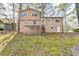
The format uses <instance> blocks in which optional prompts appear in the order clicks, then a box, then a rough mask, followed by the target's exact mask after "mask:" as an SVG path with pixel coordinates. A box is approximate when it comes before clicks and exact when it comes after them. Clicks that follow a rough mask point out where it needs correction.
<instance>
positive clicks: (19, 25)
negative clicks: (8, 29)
mask: <svg viewBox="0 0 79 59" xmlns="http://www.w3.org/2000/svg"><path fill="white" fill-rule="evenodd" d="M21 10H22V3H20V8H19V19H18V32H20V14H21Z"/></svg>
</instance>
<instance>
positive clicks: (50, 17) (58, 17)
mask: <svg viewBox="0 0 79 59" xmlns="http://www.w3.org/2000/svg"><path fill="white" fill-rule="evenodd" d="M41 18H64V17H56V16H54V17H41Z"/></svg>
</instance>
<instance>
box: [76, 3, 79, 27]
mask: <svg viewBox="0 0 79 59" xmlns="http://www.w3.org/2000/svg"><path fill="white" fill-rule="evenodd" d="M75 7H76V13H77V19H78V26H79V3H75Z"/></svg>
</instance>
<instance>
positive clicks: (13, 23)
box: [12, 3, 15, 31]
mask: <svg viewBox="0 0 79 59" xmlns="http://www.w3.org/2000/svg"><path fill="white" fill-rule="evenodd" d="M14 25H15V6H14V3H13V22H12V30H13V31H14V30H15V26H14Z"/></svg>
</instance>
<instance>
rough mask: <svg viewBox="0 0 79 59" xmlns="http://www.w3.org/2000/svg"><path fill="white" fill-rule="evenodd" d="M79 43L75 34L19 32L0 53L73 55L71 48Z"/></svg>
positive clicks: (78, 38) (16, 54)
mask: <svg viewBox="0 0 79 59" xmlns="http://www.w3.org/2000/svg"><path fill="white" fill-rule="evenodd" d="M77 44H79V37H78V36H75V35H62V34H47V35H23V34H17V35H16V36H15V37H14V38H13V40H12V41H11V42H9V44H8V45H7V46H6V47H5V48H4V49H3V51H2V52H1V53H0V55H3V56H4V55H10V56H40V55H45V56H49V55H50V56H54V55H56V56H60V55H65V56H66V55H72V52H71V51H70V48H72V47H73V46H74V45H77Z"/></svg>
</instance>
